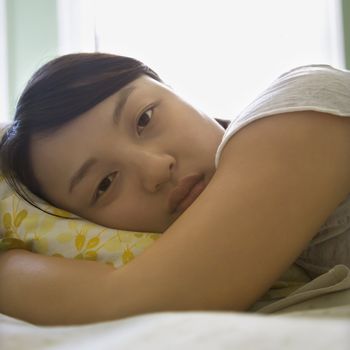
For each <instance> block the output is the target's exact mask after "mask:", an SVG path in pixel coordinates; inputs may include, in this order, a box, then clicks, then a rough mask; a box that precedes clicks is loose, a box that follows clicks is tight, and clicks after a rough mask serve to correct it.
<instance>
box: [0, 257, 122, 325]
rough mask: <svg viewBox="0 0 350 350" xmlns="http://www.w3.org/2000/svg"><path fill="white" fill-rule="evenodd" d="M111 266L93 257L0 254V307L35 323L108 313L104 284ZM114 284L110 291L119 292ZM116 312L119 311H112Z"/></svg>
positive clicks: (87, 320)
mask: <svg viewBox="0 0 350 350" xmlns="http://www.w3.org/2000/svg"><path fill="white" fill-rule="evenodd" d="M115 271H117V270H116V269H114V268H112V267H110V266H108V265H106V264H102V263H97V262H93V261H80V260H71V259H63V258H55V257H47V256H41V255H38V254H33V253H30V252H26V251H17V250H13V251H9V252H6V253H2V254H0V281H1V284H0V311H1V312H2V313H4V314H7V315H9V316H12V317H16V318H20V319H23V320H26V321H28V322H31V323H34V324H43V325H64V324H80V323H90V322H96V321H103V320H106V319H108V315H109V312H108V309H109V308H110V305H111V302H113V300H108V296H109V295H111V296H112V294H113V293H112V292H111V291H109V290H107V288H109V286H110V284H109V283H108V279H109V278H112V275H113V273H114V272H115ZM117 294H118V290H116V291H115V293H114V297H115V299H117V298H118V295H117ZM114 318H118V315H114Z"/></svg>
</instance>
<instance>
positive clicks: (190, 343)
mask: <svg viewBox="0 0 350 350" xmlns="http://www.w3.org/2000/svg"><path fill="white" fill-rule="evenodd" d="M349 314H350V306H338V307H334V308H329V309H327V316H325V312H324V309H314V310H311V311H298V312H293V313H287V314H282V315H260V314H250V313H240V312H160V313H152V314H144V315H140V316H135V317H129V318H126V319H122V320H116V321H111V322H103V323H96V324H90V325H83V326H65V327H38V326H34V325H31V324H29V323H26V322H23V321H19V320H16V319H13V318H10V317H7V316H5V315H0V335H1V338H0V339H1V349H2V350H22V349H23V350H24V349H25V350H34V349H35V350H41V349H50V350H67V349H79V350H80V349H81V350H90V349H91V350H92V349H94V350H95V349H98V350H112V349H118V350H121V349H123V350H124V349H125V350H126V349H130V350H131V349H132V350H135V349H143V350H147V349H152V350H158V349H159V350H160V349H162V350H164V349H166V350H171V349H191V350H197V349H198V350H206V349H218V350H224V349H235V350H250V349H252V350H253V349H254V350H257V349H259V350H264V349H266V350H281V349H284V350H292V349H293V350H294V349H298V350H299V349H317V350H329V349H332V350H349V349H350V319H349Z"/></svg>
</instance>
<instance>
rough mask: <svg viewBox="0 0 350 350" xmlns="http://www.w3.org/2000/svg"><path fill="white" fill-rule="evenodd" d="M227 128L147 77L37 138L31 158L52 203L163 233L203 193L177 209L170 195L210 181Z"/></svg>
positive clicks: (105, 221)
mask: <svg viewBox="0 0 350 350" xmlns="http://www.w3.org/2000/svg"><path fill="white" fill-rule="evenodd" d="M223 134H224V129H223V128H222V127H221V126H220V125H219V124H218V123H217V122H216V121H215V120H213V119H211V118H209V117H207V116H206V115H204V114H203V113H201V112H199V111H198V110H196V109H194V108H193V107H191V106H190V105H189V104H187V103H186V102H185V101H184V100H182V99H181V98H180V97H178V96H177V95H176V94H174V92H173V91H171V90H170V89H169V88H168V87H167V86H165V85H163V84H161V83H159V82H157V81H155V80H153V79H151V78H149V77H147V76H142V77H140V78H138V79H136V80H134V81H133V82H131V83H130V84H128V85H126V86H125V87H124V88H123V89H121V90H119V91H118V92H117V93H115V94H114V95H111V96H110V97H108V98H106V99H105V100H103V101H102V102H101V103H99V104H98V105H96V106H95V107H94V108H92V109H91V110H89V111H87V112H86V113H84V114H82V115H81V116H79V117H78V118H76V119H75V120H73V121H71V122H70V123H68V124H66V125H65V126H64V127H62V128H61V129H59V130H58V131H56V132H55V133H53V134H51V135H49V136H36V137H34V138H33V139H32V140H31V157H32V163H33V169H34V174H35V176H36V178H37V180H38V181H39V183H40V184H41V186H42V190H43V191H44V193H45V194H46V196H47V198H48V199H49V200H50V201H51V202H52V203H53V204H54V205H56V206H58V207H60V208H63V209H65V210H67V211H70V212H72V213H75V214H77V215H79V216H81V217H84V218H86V219H88V220H90V221H92V222H95V223H98V224H100V225H103V226H107V227H111V228H117V229H121V230H129V231H141V232H164V231H165V230H166V229H167V228H168V227H169V226H170V225H171V224H172V223H173V222H174V221H175V220H176V219H177V218H178V217H179V216H180V215H181V214H182V213H183V212H184V210H186V209H187V208H188V206H189V205H190V204H191V203H192V202H193V200H194V199H195V198H196V197H197V196H198V195H199V194H200V193H197V192H198V191H197V192H196V193H195V194H193V193H192V196H188V198H187V200H185V201H183V203H182V204H181V205H180V206H178V208H177V209H175V211H174V210H173V209H174V207H172V208H169V198H170V197H172V199H173V202H172V204H174V198H175V202H178V201H179V191H178V190H179V187H182V190H183V188H185V187H186V186H184V184H185V185H187V186H188V185H189V183H190V182H191V181H190V180H188V181H187V180H183V179H184V178H186V177H188V176H191V175H198V176H202V177H203V178H204V184H205V185H206V184H208V182H209V180H210V179H211V177H212V176H213V174H214V172H215V164H214V158H215V153H216V150H217V148H218V146H219V143H220V141H221V139H222V136H223ZM191 179H192V180H193V178H191ZM182 180H183V181H182ZM202 184H203V183H202ZM199 187H200V188H199V192H201V191H202V190H203V186H202V187H201V186H199ZM175 189H177V194H175V196H174V193H175V192H176V190H175ZM180 193H181V189H180ZM189 197H190V199H189Z"/></svg>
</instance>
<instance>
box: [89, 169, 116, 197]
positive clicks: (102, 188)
mask: <svg viewBox="0 0 350 350" xmlns="http://www.w3.org/2000/svg"><path fill="white" fill-rule="evenodd" d="M116 174H117V172H114V173H111V174H109V175H108V176H106V177H105V178H104V179H103V180H102V181H101V182H100V183H99V185H98V186H97V189H96V192H95V194H94V196H93V203H95V202H97V201H98V200H99V198H100V197H101V196H102V195H103V194H104V193H105V192H107V191H108V189H109V187H110V186H111V184H112V182H113V180H114V178H115V176H116Z"/></svg>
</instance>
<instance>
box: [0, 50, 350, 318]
mask: <svg viewBox="0 0 350 350" xmlns="http://www.w3.org/2000/svg"><path fill="white" fill-rule="evenodd" d="M349 76H350V74H349V73H348V72H345V71H339V70H334V69H332V68H331V67H326V66H314V67H302V68H299V69H296V70H293V71H291V72H288V73H287V74H285V75H283V76H281V77H280V78H279V79H278V80H277V81H276V82H274V83H273V84H272V85H271V87H270V88H269V89H267V90H266V91H265V92H264V93H263V94H262V95H261V96H259V97H258V98H257V100H256V101H254V102H253V103H252V104H251V105H250V106H248V108H247V110H246V111H244V112H243V113H242V114H241V115H240V116H239V117H238V118H236V119H235V120H234V121H233V122H232V123H231V125H230V126H229V128H228V129H227V131H226V133H225V130H224V128H223V127H222V126H221V125H220V124H219V123H218V122H217V121H215V120H213V119H211V118H209V117H208V116H206V115H205V114H204V113H202V112H200V111H198V110H196V109H195V108H193V107H192V106H191V105H189V104H187V103H186V102H185V101H183V100H182V99H181V98H180V97H178V96H177V95H176V94H175V93H174V92H173V91H172V90H171V89H170V88H169V87H167V86H166V85H165V84H164V83H163V82H162V81H161V79H160V78H159V77H158V75H157V74H156V73H155V72H153V71H152V70H151V69H149V68H148V67H146V66H145V65H143V64H142V63H140V62H139V61H137V60H134V59H131V58H127V57H121V56H114V55H108V54H97V53H95V54H73V55H67V56H63V57H61V58H58V59H56V60H53V61H52V62H49V63H48V64H46V65H45V66H44V67H42V68H41V69H40V70H39V71H38V72H37V73H36V74H34V76H33V78H32V79H31V80H30V82H29V83H28V85H27V87H26V89H25V90H24V92H23V94H22V96H21V98H20V100H19V102H18V106H17V110H16V115H15V121H14V124H13V125H12V127H11V128H10V129H9V130H8V132H7V133H6V135H5V136H4V138H3V140H2V143H1V164H2V171H3V173H4V175H5V176H6V177H7V179H8V181H9V183H10V184H11V185H12V186H13V187H14V188H15V189H16V190H17V191H18V192H19V193H20V194H21V195H22V196H23V197H25V198H27V200H29V201H30V198H28V196H27V195H26V193H24V192H23V190H22V189H21V186H20V184H21V183H22V184H24V185H25V186H27V187H28V188H29V189H30V190H31V192H33V193H34V194H36V195H38V196H39V197H42V198H44V199H45V200H47V201H48V202H50V203H52V204H54V205H55V206H58V207H60V208H63V209H65V210H68V211H71V212H73V213H75V214H78V215H80V216H82V217H85V218H87V219H89V220H91V221H93V222H96V223H98V224H102V225H104V226H108V227H112V228H119V229H126V230H135V231H149V232H161V233H164V234H163V235H162V237H161V238H160V239H158V240H157V242H156V243H155V244H154V245H153V246H152V247H150V248H149V249H147V250H146V251H145V252H144V253H143V254H142V255H141V256H139V257H138V258H137V259H135V260H134V261H132V262H130V263H129V264H128V265H126V266H125V267H123V268H121V269H119V270H115V269H113V268H111V267H109V266H105V265H103V264H100V263H95V262H87V261H70V260H63V259H58V258H52V257H44V256H39V255H36V254H33V253H30V252H25V251H20V250H13V251H9V252H6V253H3V254H1V255H0V278H1V287H0V300H1V301H0V311H1V312H3V313H7V314H9V315H12V316H15V317H19V318H23V319H26V320H29V321H31V322H34V323H41V324H64V323H87V322H94V321H103V320H109V319H116V318H122V317H126V316H131V315H135V314H140V313H144V312H155V311H164V310H165V311H167V310H246V309H247V308H248V307H249V306H250V305H252V304H253V303H254V302H255V301H256V300H257V299H258V298H259V297H260V296H262V295H263V294H264V293H265V292H266V291H267V290H268V289H269V287H270V286H271V285H272V284H273V282H274V281H275V280H276V279H277V278H278V277H279V276H280V275H281V274H282V273H283V272H284V271H285V270H286V269H287V268H288V267H289V266H290V265H291V264H292V263H293V262H295V261H296V260H297V259H299V260H300V259H301V258H302V253H306V252H307V251H306V250H305V248H307V247H308V246H310V244H311V243H310V242H312V241H313V238H314V237H315V236H316V235H320V234H321V233H322V232H320V228H321V227H322V225H323V224H324V223H325V222H326V220H327V218H329V217H330V216H332V214H334V213H337V209H338V208H339V207H340V206H341V205H344V203H347V201H346V199H347V196H348V194H349V190H350V161H349V160H350V119H348V118H343V117H341V116H350V103H349V101H350V77H349ZM264 117H265V118H264ZM233 135H234V137H232V136H233ZM184 196H185V198H184ZM343 236H344V235H343ZM343 236H342V238H343ZM348 236H349V234H346V237H348ZM322 237H326V236H324V235H323V234H322ZM214 239H215V241H214ZM325 240H326V241H327V244H328V243H329V242H328V241H330V237H328V236H327V237H326V239H325ZM326 248H327V249H328V251H329V249H332V247H331V248H330V245H329V244H328V245H327V247H326ZM333 253H334V247H333ZM333 256H334V254H333ZM343 258H344V257H343V256H341V257H339V258H330V259H329V260H328V261H326V262H324V261H323V262H322V263H324V266H321V267H320V266H319V265H317V264H318V263H319V261H316V260H317V259H316V260H313V257H312V256H306V257H305V259H304V263H305V266H310V265H311V266H314V267H315V268H316V269H317V268H320V269H321V270H320V271H322V269H327V268H329V266H328V265H335V264H337V263H348V266H350V261H349V260H347V258H348V257H345V260H344V261H343V260H342V259H343ZM300 262H302V260H300ZM307 264H309V265H307ZM150 271H151V272H152V273H150ZM310 271H311V273H312V272H315V271H312V269H311V270H310ZM18 276H21V278H18ZM146 276H147V277H146ZM91 281H93V283H91ZM38 305H40V308H38Z"/></svg>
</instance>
